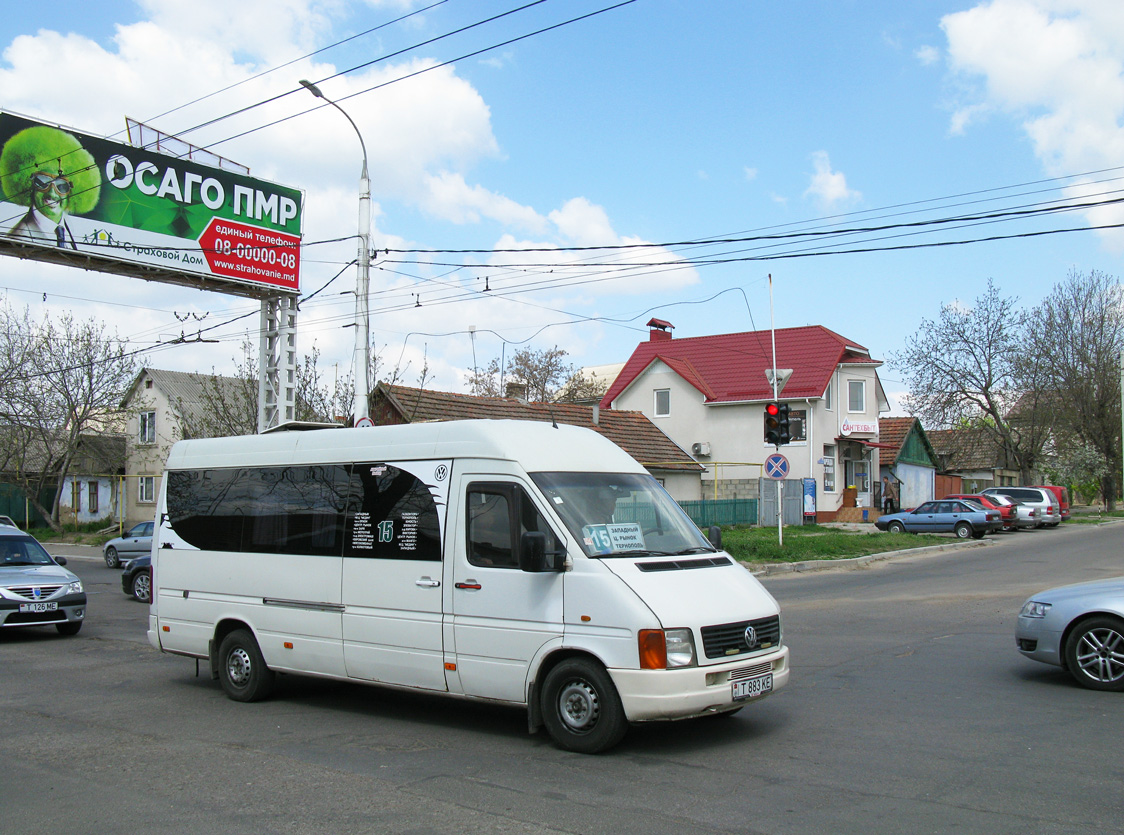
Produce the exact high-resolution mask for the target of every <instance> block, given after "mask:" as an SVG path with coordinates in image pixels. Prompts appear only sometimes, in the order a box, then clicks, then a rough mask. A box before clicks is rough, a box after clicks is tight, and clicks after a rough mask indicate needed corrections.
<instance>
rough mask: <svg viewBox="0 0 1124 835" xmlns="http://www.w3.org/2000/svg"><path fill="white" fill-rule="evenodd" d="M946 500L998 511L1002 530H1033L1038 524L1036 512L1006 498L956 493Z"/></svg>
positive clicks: (1027, 506)
mask: <svg viewBox="0 0 1124 835" xmlns="http://www.w3.org/2000/svg"><path fill="white" fill-rule="evenodd" d="M945 498H946V499H967V500H969V501H973V502H975V503H976V504H979V505H983V506H984V507H985V508H987V509H988V510H998V511H999V514H1000V516H1001V517H1002V519H1003V530H1005V531H1017V530H1022V529H1023V528H1033V527H1034V526H1035V525H1037V524H1038V511H1036V510H1035V509H1034V508H1033V507H1030V506H1029V505H1025V504H1022V503H1021V502H1016V501H1013V500H1012V499H1008V498H1007V497H1006V496H997V495H994V494H993V495H990V496H987V495H984V494H983V493H958V494H956V495H954V496H945Z"/></svg>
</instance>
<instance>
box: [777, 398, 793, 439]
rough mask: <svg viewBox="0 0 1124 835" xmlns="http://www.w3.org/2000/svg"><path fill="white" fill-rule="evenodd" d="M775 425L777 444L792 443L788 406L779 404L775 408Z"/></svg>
mask: <svg viewBox="0 0 1124 835" xmlns="http://www.w3.org/2000/svg"><path fill="white" fill-rule="evenodd" d="M777 424H778V430H779V435H780V440H779V441H777V443H779V444H787V443H791V442H792V424H791V423H790V422H789V415H788V404H787V403H781V404H780V405H779V406H777Z"/></svg>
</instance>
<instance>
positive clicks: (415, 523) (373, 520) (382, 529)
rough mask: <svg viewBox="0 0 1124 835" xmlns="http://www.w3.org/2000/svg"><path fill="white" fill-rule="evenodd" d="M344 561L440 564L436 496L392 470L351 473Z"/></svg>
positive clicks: (376, 466)
mask: <svg viewBox="0 0 1124 835" xmlns="http://www.w3.org/2000/svg"><path fill="white" fill-rule="evenodd" d="M346 517H347V530H346V536H345V539H344V552H343V555H344V556H345V557H369V558H373V559H388V560H426V561H433V562H440V561H441V522H440V517H439V515H438V512H437V503H436V501H435V500H434V498H433V493H432V492H431V491H430V489H429V487H427V486H426V485H425V483H424V482H422V481H421V479H419V478H418V477H417V476H416V475H414V474H413V473H410V472H407V471H406V470H403V469H400V468H398V467H395V466H394V465H392V464H381V463H366V464H354V465H352V467H351V491H350V498H349V499H348V506H347V513H346Z"/></svg>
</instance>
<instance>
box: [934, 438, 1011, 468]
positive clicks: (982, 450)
mask: <svg viewBox="0 0 1124 835" xmlns="http://www.w3.org/2000/svg"><path fill="white" fill-rule="evenodd" d="M927 434H928V436H929V442H930V443H931V444H932V445H933V449H934V450H935V451H936V453H937V455H938V456H940V459H941V466H942V467H943V468H944V469H945V470H995V469H1005V468H1006V456H1005V455H1004V454H1003V451H1002V449H1001V448H1000V446H999V444H998V443H997V442H996V440H995V438H994V437H993V436H992V435H991V434H990V433H988V432H987V431H986V430H983V429H934V430H932V431H930V432H928V433H927Z"/></svg>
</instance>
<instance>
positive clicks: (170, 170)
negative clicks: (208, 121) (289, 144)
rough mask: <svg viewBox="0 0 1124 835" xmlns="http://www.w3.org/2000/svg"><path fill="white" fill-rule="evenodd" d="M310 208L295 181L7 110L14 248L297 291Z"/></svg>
mask: <svg viewBox="0 0 1124 835" xmlns="http://www.w3.org/2000/svg"><path fill="white" fill-rule="evenodd" d="M303 204H304V194H303V193H302V192H301V191H299V190H298V189H293V188H289V187H287V186H281V185H277V184H276V183H271V182H267V181H265V180H260V179H256V178H252V177H249V176H246V175H244V174H242V173H236V172H232V171H227V170H223V169H220V168H215V167H212V166H208V165H203V164H200V163H198V162H195V161H192V160H188V159H182V158H179V157H174V156H167V155H165V154H161V153H159V152H158V151H155V150H151V149H144V148H136V147H133V146H132V145H127V144H123V143H120V142H115V141H113V140H110V139H105V138H102V137H97V136H91V135H88V134H84V133H79V132H77V131H74V130H71V129H69V128H62V127H59V126H56V125H50V124H45V123H42V122H37V121H34V120H31V119H28V118H26V117H23V116H17V115H14V114H11V113H4V112H0V246H2V249H3V251H4V252H6V253H8V254H18V255H20V256H21V257H28V258H33V259H37V260H44V261H55V262H58V261H63V262H65V263H81V259H80V258H78V256H80V255H83V254H84V255H86V256H89V259H88V260H89V261H90V262H91V264H90V267H91V268H94V269H97V268H99V265H101V268H105V269H108V270H109V271H121V272H126V273H128V271H127V270H124V269H123V270H114V269H113V265H114V264H120V265H122V266H123V267H126V266H130V265H131V266H135V267H138V268H141V269H140V271H139V272H138V274H141V275H143V276H144V277H146V278H157V279H159V278H161V277H166V278H167V279H168V280H170V281H176V280H177V279H187V280H188V282H187V283H191V281H192V280H194V281H196V282H197V281H198V280H200V279H206V280H207V281H208V283H209V284H212V285H213V283H214V282H218V283H219V284H225V285H227V287H226V289H235V287H239V288H240V289H241V290H242V291H243V292H245V291H246V290H256V291H261V292H288V293H296V292H299V290H300V252H301V251H300V241H301V212H302V208H303ZM107 265H108V266H107ZM181 283H182V282H181ZM215 289H223V288H221V287H215Z"/></svg>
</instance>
